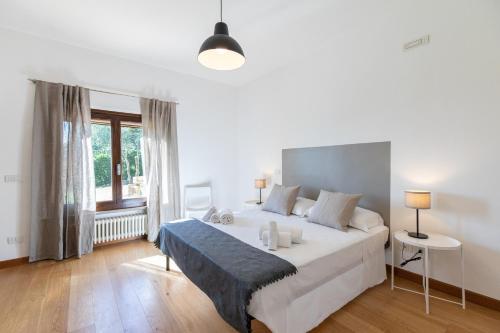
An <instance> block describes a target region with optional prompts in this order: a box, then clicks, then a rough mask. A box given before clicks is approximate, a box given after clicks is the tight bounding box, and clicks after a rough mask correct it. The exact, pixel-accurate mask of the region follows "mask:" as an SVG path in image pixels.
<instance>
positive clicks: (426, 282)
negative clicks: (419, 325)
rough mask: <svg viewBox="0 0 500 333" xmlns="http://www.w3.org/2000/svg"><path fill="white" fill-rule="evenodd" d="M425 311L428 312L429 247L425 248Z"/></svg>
mask: <svg viewBox="0 0 500 333" xmlns="http://www.w3.org/2000/svg"><path fill="white" fill-rule="evenodd" d="M424 260H425V313H426V314H429V248H427V247H426V248H425V257H424Z"/></svg>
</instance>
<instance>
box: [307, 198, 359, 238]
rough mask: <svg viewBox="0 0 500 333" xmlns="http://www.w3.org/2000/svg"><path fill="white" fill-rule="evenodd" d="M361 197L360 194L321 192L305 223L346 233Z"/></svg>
mask: <svg viewBox="0 0 500 333" xmlns="http://www.w3.org/2000/svg"><path fill="white" fill-rule="evenodd" d="M361 197H362V195H361V194H344V193H340V192H328V191H323V190H321V192H320V193H319V197H318V200H317V201H316V204H315V205H314V206H313V207H312V209H311V213H310V215H309V217H308V219H307V221H309V222H313V223H318V224H321V225H324V226H327V227H331V228H335V229H338V230H341V231H347V225H348V224H349V221H350V220H351V217H352V214H353V213H354V208H356V206H357V205H358V202H359V199H361Z"/></svg>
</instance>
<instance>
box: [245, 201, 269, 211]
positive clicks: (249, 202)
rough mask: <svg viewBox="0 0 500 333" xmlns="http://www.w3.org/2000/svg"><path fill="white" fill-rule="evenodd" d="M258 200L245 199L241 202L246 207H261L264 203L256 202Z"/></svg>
mask: <svg viewBox="0 0 500 333" xmlns="http://www.w3.org/2000/svg"><path fill="white" fill-rule="evenodd" d="M257 202H259V200H247V201H245V202H244V203H243V205H244V206H245V208H246V209H255V208H261V207H262V205H263V204H264V203H261V204H258V203H257Z"/></svg>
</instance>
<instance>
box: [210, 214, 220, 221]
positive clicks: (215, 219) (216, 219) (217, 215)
mask: <svg viewBox="0 0 500 333" xmlns="http://www.w3.org/2000/svg"><path fill="white" fill-rule="evenodd" d="M210 222H212V223H220V216H219V214H218V213H214V214H212V215H211V216H210Z"/></svg>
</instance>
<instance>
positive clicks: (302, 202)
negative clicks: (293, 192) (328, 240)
mask: <svg viewBox="0 0 500 333" xmlns="http://www.w3.org/2000/svg"><path fill="white" fill-rule="evenodd" d="M315 203H316V201H314V200H311V199H307V198H303V197H297V200H296V201H295V205H293V209H292V214H293V215H297V216H300V217H306V216H309V214H308V213H309V209H310V208H311V207H312V206H314V204H315Z"/></svg>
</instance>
